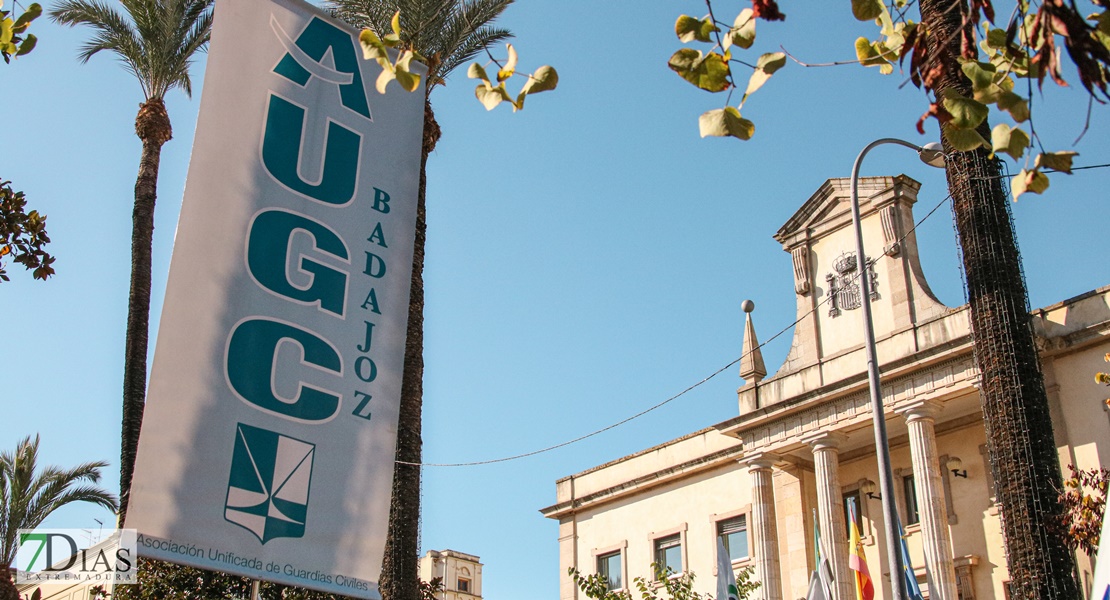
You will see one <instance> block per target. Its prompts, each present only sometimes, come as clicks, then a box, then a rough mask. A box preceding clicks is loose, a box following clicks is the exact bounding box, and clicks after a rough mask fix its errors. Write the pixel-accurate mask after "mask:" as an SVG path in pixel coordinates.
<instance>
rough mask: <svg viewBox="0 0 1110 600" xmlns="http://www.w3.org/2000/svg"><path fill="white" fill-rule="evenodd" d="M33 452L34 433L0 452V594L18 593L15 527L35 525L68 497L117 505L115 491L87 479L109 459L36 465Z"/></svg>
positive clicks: (12, 597)
mask: <svg viewBox="0 0 1110 600" xmlns="http://www.w3.org/2000/svg"><path fill="white" fill-rule="evenodd" d="M38 453H39V436H37V435H36V436H35V437H34V439H31V437H30V436H28V437H26V438H24V439H23V441H21V442H19V445H17V446H16V448H15V453H11V452H0V569H3V574H2V575H0V600H18V598H19V594H18V593H17V592H16V589H15V584H14V583H12V580H11V577H10V573H11V565H12V561H14V560H15V554H16V550H17V549H18V547H17V546H16V533H17V532H18V530H20V529H34V528H35V527H38V526H39V524H41V523H42V522H43V520H45V519H46V517H47V516H48V515H50V513H52V512H54V511H55V510H58V509H59V508H61V507H63V506H65V505H67V504H70V503H71V502H92V503H93V504H96V505H98V506H102V507H104V508H106V509H108V510H110V511H113V512H114V511H115V510H116V508H117V504H116V497H115V496H113V495H112V494H111V493H109V492H107V491H105V490H104V489H102V488H100V487H98V486H96V485H90V484H96V483H97V482H99V481H100V469H101V467H105V466H107V464H108V463H106V462H99V461H98V462H90V463H84V464H81V465H77V466H76V467H73V468H72V469H62V468H59V467H55V466H53V465H51V466H47V467H44V468H43V469H42V470H41V471H39V470H38V469H37V468H36V467H37V465H36V463H37V462H38ZM36 471H37V472H36ZM86 482H87V483H86Z"/></svg>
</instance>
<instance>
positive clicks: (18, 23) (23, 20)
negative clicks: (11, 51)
mask: <svg viewBox="0 0 1110 600" xmlns="http://www.w3.org/2000/svg"><path fill="white" fill-rule="evenodd" d="M41 14H42V7H41V6H39V3H38V2H35V3H34V4H31V5H30V6H28V7H27V10H25V11H24V12H23V14H21V15H19V18H18V19H16V20H15V25H13V26H12V31H15V32H16V33H23V30H24V29H27V26H28V25H30V24H31V21H34V20H35V19H37V18H39V16H40V15H41Z"/></svg>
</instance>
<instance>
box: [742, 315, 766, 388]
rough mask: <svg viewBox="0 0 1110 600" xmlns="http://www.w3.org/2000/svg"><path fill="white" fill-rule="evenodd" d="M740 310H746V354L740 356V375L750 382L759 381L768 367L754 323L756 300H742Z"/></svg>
mask: <svg viewBox="0 0 1110 600" xmlns="http://www.w3.org/2000/svg"><path fill="white" fill-rule="evenodd" d="M740 310H742V311H744V354H743V356H741V358H740V377H742V378H743V379H744V381H747V382H748V383H759V382H760V381H761V380H762V379H763V378H764V377H766V376H767V367H765V366H763V352H762V350H760V348H759V340H758V339H756V337H755V325H753V324H752V311H753V310H755V302H752V301H751V300H745V301H743V302H741V303H740Z"/></svg>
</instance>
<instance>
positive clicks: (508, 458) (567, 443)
mask: <svg viewBox="0 0 1110 600" xmlns="http://www.w3.org/2000/svg"><path fill="white" fill-rule="evenodd" d="M951 199H952V195H951V194H949V195H947V196H945V197H944V198H943V199H941V201H940V202H938V203H937V204H936V206H934V207H933V208H932V209H931V210H930V211H929V212H928V213H926V214H925V216H924V217H922V218H921V219H920V220H918V221H917V222H916V223H914V225H913V227H911V228H910V229H909V231H907V232H906V233H904V234H902V236H901V237H900V238H898V241H897V243H902V242H903V241H905V240H906V238H907V237H909V235H910V234H912V233H914V232H915V231H917V228H918V227H920V226H921V224H922V223H924V222H925V220H926V219H928V218H929V217H931V216H933V214H934V213H936V211H937V209H939V208H940V207H941V206H943V205H944V203H945V202H948V201H949V200H951ZM884 257H886V254H885V253H882V254H880V255H879V257H878V258H875V259H871V260H868V261H866V264H867V267H871V266H874V265H875V264H876V262H877V261H878V260H880V259H882V258H884ZM860 262H861V263H863V262H864V261H860ZM867 271H868V268H866V267H865V268H860V269H859V270H858V271H857V272H856V273H855V274H854V275H853V276H852V277H851V279H850V280H849V283H850V284H854V283H855V279H856V278H858V277H859V276H860V275H861V274H863V273H865V272H867ZM831 298H832V296H825V297H824V298H823V299H822V300H821V301H820V302H818V303H817V304H816V305H815V306H814V307H813V308H811V309H810V310H808V311H806V313H805V314H803V315H802V316H800V317H798V318H797V319H795V320H794V321H793V322H791V323H790V324H789V325H787V326H785V327H783V328H782V329H780V330H779V331H778V332H776V333H775V334H774V335H772V336H771V337H770V338H767V340H766V341H764V342H763V343H761V344H759V345H758V346H756V347H755V348H753V349H752V350H751V352H755V351H757V350H760V349H762V348H763V347H764V346H766V345H767V344H770V343H771V342H773V341H775V340H776V339H777V338H779V337H780V336H782V335H783V334H784V333H786V332H787V331H790V330H791V329H792V328H793V327H794V326H795V325H797V324H798V323H801V322H802V321H803V320H805V319H806V318H808V317H809V316H810V315H812V314H814V313H816V312H817V310H818V309H819V308H821V307H822V306H824V305H825V303H827V302H829V301H830V299H831ZM751 352H748V353H745V354H742V355H740V356H739V357H738V358H736V359H735V360H733V361H732V362H730V363H728V364H727V365H725V366H723V367H721V368H719V369H717V370H716V371H714V372H713V373H711V374H709V375H708V376H706V377H704V378H702V379H701V380H700V381H698V382H697V383H695V384H693V385H691V386H689V387H687V388H686V389H684V390H682V391H681V392H678V393H677V394H675V395H673V396H671V397H669V398H667V399H666V400H663V401H662V402H659V403H658V404H655V405H653V406H650V407H648V408H645V409H644V410H642V411H640V412H638V413H636V414H634V415H632V416H630V417H627V418H625V419H622V420H620V421H617V422H616V423H613V424H612V425H608V426H606V427H602V428H601V429H597V430H595V431H592V432H590V433H587V434H585V435H581V436H579V437H576V438H574V439H571V440H567V441H565V442H561V443H558V444H555V445H552V446H547V447H546V448H540V449H538V450H533V451H531V452H525V453H522V454H514V455H512V456H505V457H502V458H494V459H489V460H477V461H471V462H459V463H412V462H405V461H396V462H397V464H400V465H408V466H414V467H476V466H481V465H491V464H495V463H503V462H509V461H513V460H519V459H522V458H528V457H530V456H536V455H537V454H544V453H546V452H551V451H552V450H558V449H559V448H563V447H565V446H570V445H571V444H575V443H578V442H581V441H583V440H586V439H589V438H592V437H594V436H596V435H599V434H602V433H605V432H606V431H609V430H612V429H615V428H617V427H620V426H621V425H624V424H625V423H628V422H630V421H633V420H636V419H638V418H640V417H642V416H644V415H646V414H648V413H650V412H652V411H654V410H657V409H659V408H662V407H663V406H666V405H667V404H670V403H671V402H673V401H675V400H677V399H679V398H681V397H682V396H685V395H686V394H687V393H689V392H690V391H692V390H694V389H696V388H698V387H700V386H701V385H702V384H704V383H706V382H708V381H709V380H710V379H713V378H714V377H716V376H717V375H720V374H721V373H723V372H724V371H726V370H727V369H729V368H730V367H732V366H733V365H735V364H736V363H738V362H740V361H741V360H743V359H744V358H745V357H746V356H748V354H751Z"/></svg>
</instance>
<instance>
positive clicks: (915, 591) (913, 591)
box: [895, 517, 924, 600]
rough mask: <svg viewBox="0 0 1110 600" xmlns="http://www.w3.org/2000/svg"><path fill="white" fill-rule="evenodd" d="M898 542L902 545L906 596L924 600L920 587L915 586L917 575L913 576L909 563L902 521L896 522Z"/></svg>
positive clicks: (911, 598)
mask: <svg viewBox="0 0 1110 600" xmlns="http://www.w3.org/2000/svg"><path fill="white" fill-rule="evenodd" d="M895 518H897V517H895ZM898 540H899V541H900V542H901V544H902V572H903V573H904V574H905V580H906V584H905V586H906V595H908V596H909V597H910V600H924V595H922V593H921V586H919V585H917V575H914V573H913V565H912V564H911V563H910V549H909V547H908V546H906V532H905V531H903V530H902V521H898Z"/></svg>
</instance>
